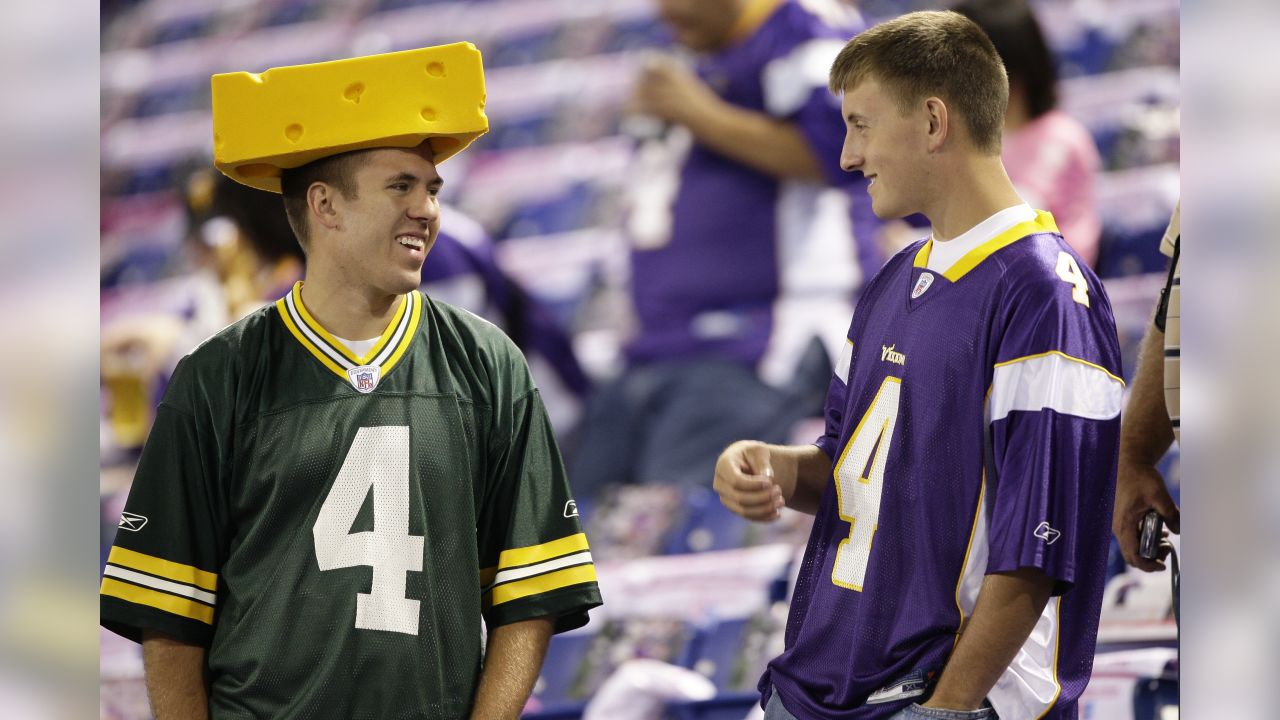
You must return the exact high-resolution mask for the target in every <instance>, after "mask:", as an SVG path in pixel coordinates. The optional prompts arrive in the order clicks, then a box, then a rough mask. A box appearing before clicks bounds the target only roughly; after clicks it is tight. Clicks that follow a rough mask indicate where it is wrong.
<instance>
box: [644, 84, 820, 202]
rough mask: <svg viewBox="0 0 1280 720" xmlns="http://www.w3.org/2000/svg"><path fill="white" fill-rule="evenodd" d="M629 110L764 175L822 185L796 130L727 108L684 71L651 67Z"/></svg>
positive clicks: (809, 151)
mask: <svg viewBox="0 0 1280 720" xmlns="http://www.w3.org/2000/svg"><path fill="white" fill-rule="evenodd" d="M632 104H633V106H634V107H635V109H636V110H638V111H639V112H642V113H646V114H649V115H653V116H656V117H659V118H662V119H663V120H667V121H669V122H673V123H678V124H680V125H684V126H685V127H687V128H689V131H690V132H691V133H693V136H694V137H695V138H696V139H697V141H698V142H699V143H701V144H702V145H705V146H706V147H709V148H711V149H712V150H715V151H716V152H718V153H720V154H721V155H724V156H725V157H728V158H730V159H732V160H735V161H737V162H739V163H741V164H743V165H746V166H747V167H750V168H752V169H754V170H757V171H759V172H763V173H765V174H767V175H772V176H773V177H777V178H790V179H796V180H808V181H811V182H824V177H823V174H822V168H821V166H820V165H819V164H818V160H817V158H815V157H814V154H813V149H812V148H811V147H810V146H809V143H808V141H806V140H805V138H804V135H803V134H802V133H801V132H800V130H799V129H798V128H796V127H795V125H793V124H791V123H789V122H786V121H783V120H779V119H777V118H774V117H771V116H769V115H766V114H764V113H759V112H755V111H752V110H747V109H746V108H742V107H738V106H737V105H733V104H730V103H727V102H725V101H724V100H722V99H721V98H720V96H718V95H716V94H715V93H714V92H712V90H711V88H709V87H707V86H706V84H704V83H703V82H702V80H700V79H699V78H698V77H697V76H696V75H694V74H693V73H692V72H690V71H689V70H688V69H687V68H685V67H684V66H682V65H680V64H678V63H676V62H674V61H671V60H663V61H658V62H654V63H652V64H651V65H650V66H649V67H647V68H646V69H645V70H644V72H643V73H642V74H641V76H640V79H639V81H638V83H637V85H636V91H635V96H634V98H633V103H632Z"/></svg>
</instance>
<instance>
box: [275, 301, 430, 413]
mask: <svg viewBox="0 0 1280 720" xmlns="http://www.w3.org/2000/svg"><path fill="white" fill-rule="evenodd" d="M276 310H277V312H279V313H280V319H281V320H283V321H284V325H285V327H287V328H288V329H289V332H290V333H292V334H293V336H294V337H295V338H297V340H298V342H299V343H301V344H302V346H303V347H304V348H306V349H307V351H308V352H310V353H311V354H312V355H313V356H315V358H316V359H317V360H319V361H320V362H321V364H323V365H324V366H325V367H327V368H329V370H331V371H332V372H333V373H334V374H335V375H337V376H338V377H340V378H342V379H344V380H346V381H348V382H350V383H351V386H352V387H354V388H355V389H356V390H358V391H360V392H364V393H367V392H372V391H373V389H374V388H376V387H377V386H378V382H379V381H380V380H381V379H382V378H383V377H384V376H386V374H387V373H389V372H391V369H392V368H394V367H395V366H396V364H397V363H399V362H400V359H401V358H403V357H404V354H405V352H406V351H407V350H408V349H409V345H410V344H412V343H413V338H414V336H415V335H416V334H417V332H418V323H419V322H421V320H422V296H421V295H420V294H419V293H418V291H416V290H415V291H413V292H410V293H407V294H406V295H405V296H404V301H403V302H401V303H400V307H399V308H398V309H397V310H396V314H395V316H394V317H392V318H391V323H390V324H388V325H387V329H386V330H385V331H383V333H382V336H381V337H379V338H378V341H377V342H375V343H374V344H373V347H372V348H370V349H369V352H368V353H366V354H365V355H363V356H356V355H355V354H353V353H352V352H351V350H350V349H348V348H347V346H346V345H344V344H343V343H342V341H340V340H338V339H337V338H335V337H334V336H333V335H331V334H330V333H329V332H328V331H327V330H325V329H324V328H323V327H321V326H320V323H318V322H316V320H315V318H313V317H311V314H310V313H308V312H307V308H306V306H304V305H303V304H302V283H301V282H298V283H295V284H294V286H293V289H292V290H290V291H289V294H288V295H285V296H284V297H282V298H280V299H279V300H277V301H276Z"/></svg>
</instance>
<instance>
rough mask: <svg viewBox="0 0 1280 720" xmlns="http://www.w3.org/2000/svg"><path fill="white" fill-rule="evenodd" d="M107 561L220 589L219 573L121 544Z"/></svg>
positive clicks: (191, 583) (211, 590) (208, 588)
mask: <svg viewBox="0 0 1280 720" xmlns="http://www.w3.org/2000/svg"><path fill="white" fill-rule="evenodd" d="M107 562H109V563H111V564H113V565H119V566H120V567H125V568H131V569H133V570H141V571H142V572H144V573H150V574H151V575H156V576H158V577H162V578H165V579H168V580H173V581H175V582H180V583H186V584H188V585H195V586H196V587H198V588H202V589H204V590H208V591H209V592H217V591H218V575H217V573H211V572H206V571H204V570H201V569H200V568H197V567H195V566H192V565H183V564H182V563H176V562H172V561H170V560H165V559H163V558H158V557H155V556H153V555H145V554H143V553H140V552H134V551H133V550H126V549H124V548H122V547H119V546H116V547H113V548H111V554H110V555H108V556H107ZM131 587H132V586H131ZM126 599H128V598H126Z"/></svg>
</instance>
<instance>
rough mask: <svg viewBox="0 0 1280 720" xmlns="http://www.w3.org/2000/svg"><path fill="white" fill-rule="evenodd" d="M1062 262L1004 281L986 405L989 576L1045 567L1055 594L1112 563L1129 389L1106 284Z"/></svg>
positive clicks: (1015, 272)
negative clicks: (1110, 553) (1114, 512)
mask: <svg viewBox="0 0 1280 720" xmlns="http://www.w3.org/2000/svg"><path fill="white" fill-rule="evenodd" d="M1060 253H1061V254H1060V255H1059V256H1058V262H1057V266H1056V268H1057V269H1056V271H1055V270H1053V269H1047V268H1045V267H1044V266H1043V265H1039V267H1037V268H1036V269H1035V270H1034V271H1027V270H1025V268H1024V269H1022V270H1019V268H1017V267H1016V266H1015V267H1013V268H1010V269H1009V270H1008V271H1006V274H1005V277H1006V281H1007V286H1006V287H1007V292H1006V293H1005V294H1004V296H1003V298H1002V300H1003V302H1002V306H1001V307H1002V310H1000V311H997V313H996V318H997V320H996V321H997V322H998V323H999V326H998V331H997V332H996V333H994V335H993V340H992V342H993V343H994V344H995V345H996V347H995V348H994V352H993V353H992V355H990V356H992V357H994V363H993V371H992V378H991V386H990V391H989V395H988V402H987V417H988V422H989V423H990V425H989V427H990V445H989V451H988V452H989V456H990V457H989V459H988V473H987V478H986V479H987V488H988V490H987V491H988V500H987V503H988V512H989V517H990V530H989V536H988V537H989V555H988V565H987V572H988V573H993V572H1007V571H1012V570H1016V569H1019V568H1024V567H1032V568H1038V569H1040V570H1042V571H1043V572H1044V573H1045V574H1047V575H1049V576H1050V577H1052V578H1054V580H1056V581H1057V582H1056V584H1055V594H1062V593H1064V592H1066V591H1067V590H1068V589H1069V588H1070V586H1071V584H1072V583H1074V582H1075V578H1076V575H1077V572H1085V573H1091V572H1094V571H1095V569H1096V570H1097V571H1098V572H1101V570H1102V569H1101V567H1098V568H1094V565H1095V564H1097V563H1099V562H1105V558H1106V547H1107V544H1108V542H1109V541H1110V519H1111V505H1112V499H1113V494H1114V489H1115V477H1116V460H1117V456H1118V452H1119V445H1120V442H1119V440H1120V404H1121V396H1122V391H1123V385H1124V384H1123V382H1122V381H1121V380H1120V378H1119V375H1120V355H1119V346H1118V341H1117V339H1116V330H1115V320H1114V318H1113V317H1112V313H1111V306H1110V303H1109V302H1108V300H1107V297H1106V294H1105V293H1104V291H1103V288H1102V284H1101V283H1100V282H1099V281H1098V279H1097V278H1096V277H1095V276H1094V275H1093V273H1092V272H1091V271H1089V270H1088V269H1087V267H1084V266H1083V263H1082V262H1079V260H1078V258H1077V257H1076V256H1075V255H1073V254H1071V253H1068V252H1067V251H1066V250H1061V251H1060ZM1064 256H1066V257H1069V258H1070V262H1068V261H1067V260H1064V259H1063V257H1064ZM1053 267H1054V266H1052V265H1050V266H1049V268H1053ZM1063 275H1065V276H1066V277H1065V278H1064V277H1063ZM1009 278H1012V280H1009ZM1067 278H1070V280H1068V279H1067Z"/></svg>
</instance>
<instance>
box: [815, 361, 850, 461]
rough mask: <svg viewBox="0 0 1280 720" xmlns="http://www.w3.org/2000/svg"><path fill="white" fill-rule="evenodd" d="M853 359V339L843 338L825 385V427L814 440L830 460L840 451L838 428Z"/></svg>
mask: <svg viewBox="0 0 1280 720" xmlns="http://www.w3.org/2000/svg"><path fill="white" fill-rule="evenodd" d="M852 361H853V341H852V340H850V339H848V338H845V341H844V345H842V346H841V348H840V357H838V358H836V366H835V368H834V369H833V370H832V371H831V383H830V384H829V385H827V402H826V405H825V406H824V407H823V409H822V419H823V421H824V422H825V428H824V431H823V433H822V437H820V438H818V439H817V440H815V441H814V443H813V444H814V445H817V446H818V449H819V450H821V451H822V452H824V453H826V455H827V457H828V458H830V459H831V460H833V461H834V460H835V459H836V454H837V453H838V452H839V451H840V430H841V426H842V423H843V422H844V406H845V398H846V395H847V394H848V382H849V366H850V364H851V363H852Z"/></svg>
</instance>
